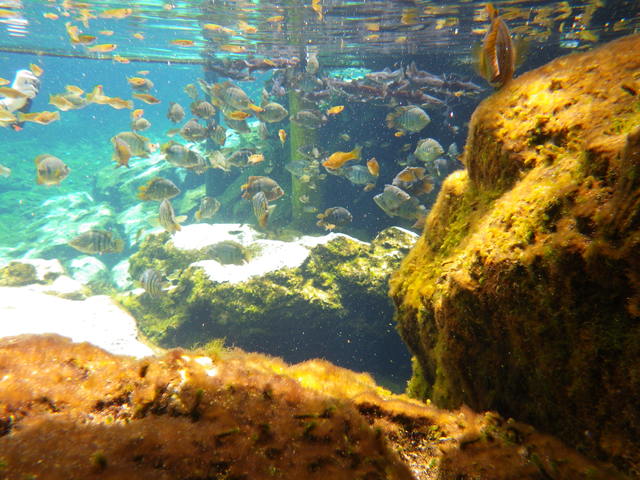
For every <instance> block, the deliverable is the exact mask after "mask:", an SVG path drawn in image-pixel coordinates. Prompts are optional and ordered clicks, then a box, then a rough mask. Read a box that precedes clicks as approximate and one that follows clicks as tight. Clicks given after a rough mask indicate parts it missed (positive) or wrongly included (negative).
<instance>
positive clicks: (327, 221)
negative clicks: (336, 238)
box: [316, 207, 353, 230]
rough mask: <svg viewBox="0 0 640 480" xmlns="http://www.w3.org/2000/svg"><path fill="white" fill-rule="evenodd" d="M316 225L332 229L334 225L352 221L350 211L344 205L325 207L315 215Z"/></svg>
mask: <svg viewBox="0 0 640 480" xmlns="http://www.w3.org/2000/svg"><path fill="white" fill-rule="evenodd" d="M317 218H318V222H317V223H316V225H317V226H318V227H324V229H325V230H333V229H335V228H336V227H341V226H344V225H347V224H349V223H351V222H352V221H353V216H352V215H351V212H349V210H347V209H346V208H344V207H331V208H327V209H326V210H325V211H324V213H319V214H318V215H317Z"/></svg>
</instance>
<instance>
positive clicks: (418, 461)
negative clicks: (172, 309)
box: [0, 335, 621, 480]
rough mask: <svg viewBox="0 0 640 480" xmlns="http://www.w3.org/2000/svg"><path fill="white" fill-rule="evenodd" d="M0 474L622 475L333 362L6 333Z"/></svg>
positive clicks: (400, 478) (428, 479)
mask: <svg viewBox="0 0 640 480" xmlns="http://www.w3.org/2000/svg"><path fill="white" fill-rule="evenodd" d="M0 364H1V365H2V366H3V374H4V377H3V379H2V384H1V386H2V388H0V475H2V478H5V479H7V480H23V479H25V478H47V479H48V480H67V479H69V478H74V479H78V480H84V479H94V478H109V479H120V478H136V479H140V480H146V479H153V480H158V479H185V480H186V479H222V478H225V479H237V480H248V479H252V480H262V479H265V480H266V479H273V478H279V479H283V480H297V479H310V480H312V479H321V478H331V479H335V480H354V479H369V480H432V479H435V478H437V479H439V480H454V479H462V478H469V479H470V478H478V479H483V480H512V479H518V480H540V479H548V478H554V479H556V480H574V479H578V478H585V479H587V478H589V479H594V480H618V479H621V477H620V476H619V475H616V474H615V473H614V472H610V471H608V470H606V469H604V468H603V467H602V466H601V465H598V464H597V463H595V462H592V461H589V460H587V459H585V458H584V457H583V456H581V455H580V454H579V453H577V452H575V451H573V450H571V449H570V448H567V447H566V446H565V445H563V444H562V443H561V442H559V441H558V440H556V439H553V438H551V437H549V436H546V435H543V434H540V433H539V432H536V431H535V430H534V429H533V428H531V427H530V426H528V425H524V424H522V423H518V422H514V421H512V420H504V419H503V418H501V417H500V416H499V415H497V414H495V413H491V412H486V413H479V414H477V413H474V412H472V411H470V410H469V409H461V410H458V411H452V412H449V411H443V410H439V409H437V408H435V407H433V406H431V405H425V404H421V403H419V402H416V401H412V400H410V399H409V398H407V397H405V396H403V395H392V394H391V393H390V392H388V391H386V390H385V389H383V388H381V387H379V386H378V385H376V384H375V382H373V380H372V379H371V377H370V376H369V375H366V374H356V373H354V372H351V371H348V370H345V369H343V368H339V367H336V366H334V365H332V364H331V363H329V362H326V361H323V360H309V361H306V362H303V363H300V364H297V365H287V364H286V363H284V362H283V361H282V360H280V359H278V358H273V357H269V356H266V355H260V354H249V353H245V352H242V351H240V350H237V349H234V350H220V349H219V348H217V347H215V348H213V349H208V350H200V351H185V350H180V349H177V350H172V351H169V352H167V353H165V354H164V355H162V356H161V357H147V358H143V359H133V358H131V357H118V356H115V355H112V354H109V353H107V352H105V351H104V350H101V349H99V348H97V347H95V346H93V345H90V344H88V343H82V344H77V343H76V344H74V343H71V342H69V340H68V339H65V338H63V337H59V336H57V335H42V336H34V335H23V336H19V337H9V338H4V339H0Z"/></svg>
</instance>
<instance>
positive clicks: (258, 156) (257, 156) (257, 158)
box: [248, 153, 264, 165]
mask: <svg viewBox="0 0 640 480" xmlns="http://www.w3.org/2000/svg"><path fill="white" fill-rule="evenodd" d="M263 161H264V155H263V154H262V153H254V154H253V155H249V158H248V162H249V164H250V165H255V164H256V163H260V162H263Z"/></svg>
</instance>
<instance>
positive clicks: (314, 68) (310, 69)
mask: <svg viewBox="0 0 640 480" xmlns="http://www.w3.org/2000/svg"><path fill="white" fill-rule="evenodd" d="M318 70H320V62H318V55H317V54H316V53H315V52H311V53H309V54H308V55H307V64H306V65H305V71H306V72H307V73H308V74H309V75H315V74H316V73H318Z"/></svg>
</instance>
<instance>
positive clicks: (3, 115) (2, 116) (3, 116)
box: [0, 107, 18, 127]
mask: <svg viewBox="0 0 640 480" xmlns="http://www.w3.org/2000/svg"><path fill="white" fill-rule="evenodd" d="M17 120H18V119H17V118H16V116H15V115H14V114H13V113H11V112H10V111H9V110H7V109H6V108H2V107H0V122H1V123H2V124H3V126H5V127H6V126H8V125H9V124H10V123H14V122H16V121H17Z"/></svg>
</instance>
